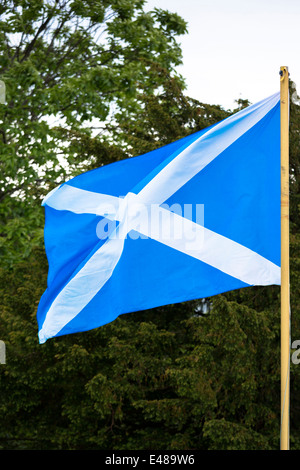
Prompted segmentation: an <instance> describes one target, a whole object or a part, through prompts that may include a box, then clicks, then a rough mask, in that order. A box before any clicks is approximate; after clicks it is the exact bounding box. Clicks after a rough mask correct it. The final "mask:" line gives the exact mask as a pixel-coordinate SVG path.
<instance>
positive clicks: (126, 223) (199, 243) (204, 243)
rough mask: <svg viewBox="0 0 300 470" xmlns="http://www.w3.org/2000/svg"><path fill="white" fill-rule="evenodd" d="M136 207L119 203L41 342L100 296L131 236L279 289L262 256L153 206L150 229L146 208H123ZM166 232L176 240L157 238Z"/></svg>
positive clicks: (274, 269) (275, 272)
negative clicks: (106, 234) (110, 228)
mask: <svg viewBox="0 0 300 470" xmlns="http://www.w3.org/2000/svg"><path fill="white" fill-rule="evenodd" d="M77 196H78V193H77ZM129 201H130V202H129ZM138 201H139V198H138V196H137V195H135V194H132V193H128V195H127V196H126V198H124V199H121V201H120V203H121V204H120V210H119V211H118V212H117V213H116V220H120V221H121V224H120V225H119V226H118V227H117V228H116V230H115V232H113V234H111V236H110V238H108V239H107V241H106V242H105V243H104V245H102V247H101V248H100V249H99V250H98V251H97V252H96V253H95V254H94V255H93V256H92V257H91V258H90V259H89V260H88V261H87V262H86V263H85V265H84V266H83V267H82V269H81V270H80V271H79V272H78V274H76V276H74V278H72V279H71V280H70V281H69V283H68V284H67V285H66V286H65V288H64V289H62V291H61V292H60V293H59V295H58V296H57V297H56V299H55V300H54V302H53V303H52V305H51V307H50V309H49V311H48V313H47V316H46V319H45V322H44V325H43V328H42V330H41V331H40V333H39V337H40V342H43V341H45V340H46V339H47V338H48V337H51V336H55V335H56V334H57V333H58V332H59V331H60V330H61V329H62V328H63V327H64V326H65V325H66V324H68V323H69V322H70V321H71V320H72V319H73V318H75V316H76V315H78V313H80V312H81V310H82V309H83V308H84V307H85V306H86V305H87V304H88V303H89V302H90V301H91V300H92V299H93V297H94V296H95V295H96V294H97V292H99V290H100V289H101V288H102V287H103V285H104V284H105V282H106V281H107V280H108V279H109V278H110V277H111V275H112V273H113V271H114V268H115V266H116V265H117V263H118V261H119V259H120V256H121V254H122V251H123V247H124V238H125V237H126V235H127V233H129V232H130V231H131V230H136V231H138V232H139V233H141V234H143V235H145V236H149V237H151V238H152V239H154V240H157V241H159V242H161V243H163V244H165V245H167V246H169V247H171V248H173V249H175V250H178V251H180V252H181V253H185V254H187V255H189V256H191V257H193V258H196V259H199V260H200V261H202V262H204V263H206V264H209V265H210V266H212V267H214V268H216V269H219V270H220V271H222V272H224V273H226V274H228V275H230V276H233V277H235V278H237V279H240V280H241V281H243V282H245V283H246V284H249V285H270V284H280V268H279V267H278V266H276V265H275V264H274V263H272V262H271V261H269V260H267V259H266V258H264V257H262V256H261V255H259V254H257V253H255V252H254V251H252V250H250V249H249V248H247V247H245V246H243V245H240V244H239V243H236V242H234V241H233V240H230V239H228V238H226V237H224V236H222V235H220V234H218V233H215V232H213V231H211V230H209V229H207V228H206V227H202V226H200V225H198V224H196V223H194V222H192V221H190V220H188V219H186V218H184V217H181V216H179V215H178V214H175V213H173V212H170V211H169V210H166V209H164V208H162V207H159V206H158V205H153V206H152V208H151V217H152V219H151V221H150V224H149V212H148V210H147V208H146V206H144V207H145V210H144V211H143V210H139V211H138V215H137V211H136V210H133V211H130V209H129V207H128V206H130V204H133V206H134V205H135V204H137V203H138ZM140 209H141V206H140ZM160 222H161V225H160ZM154 224H157V226H153V225H154ZM164 226H165V227H166V229H165V231H164ZM170 229H171V231H172V233H177V235H178V234H180V236H177V237H168V238H164V237H162V236H161V233H162V232H163V233H167V232H168V231H169V230H170ZM120 230H122V232H121V231H120ZM103 267H105V268H104V269H103Z"/></svg>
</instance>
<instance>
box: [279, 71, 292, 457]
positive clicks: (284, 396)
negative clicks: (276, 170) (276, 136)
mask: <svg viewBox="0 0 300 470" xmlns="http://www.w3.org/2000/svg"><path fill="white" fill-rule="evenodd" d="M280 154H281V429H280V449H281V450H289V411H290V410H289V408H290V273H289V73H288V68H287V67H280Z"/></svg>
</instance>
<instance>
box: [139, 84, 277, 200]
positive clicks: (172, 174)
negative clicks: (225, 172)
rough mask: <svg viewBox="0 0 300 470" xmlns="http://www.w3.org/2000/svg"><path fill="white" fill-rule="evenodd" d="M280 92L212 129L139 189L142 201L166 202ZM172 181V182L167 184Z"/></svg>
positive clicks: (272, 103) (253, 121)
mask: <svg viewBox="0 0 300 470" xmlns="http://www.w3.org/2000/svg"><path fill="white" fill-rule="evenodd" d="M279 99H280V93H275V94H274V95H272V96H270V97H269V98H266V99H265V100H262V101H260V102H259V103H256V104H254V105H252V106H249V107H248V108H245V109H243V110H241V111H240V112H238V113H236V114H233V115H232V116H230V117H228V118H227V119H225V120H224V121H221V122H220V123H219V124H217V125H216V126H214V127H213V128H212V129H209V130H208V131H207V132H205V133H204V134H202V135H201V136H200V137H199V138H198V139H197V140H195V141H194V142H193V143H192V144H190V145H189V146H188V147H187V148H185V149H184V150H183V151H182V152H181V153H180V154H179V155H178V156H177V157H176V158H174V159H173V160H171V161H170V163H169V164H168V165H166V166H165V167H164V168H163V169H162V170H161V171H160V172H159V173H158V174H157V175H156V176H154V178H153V179H152V180H151V181H150V182H149V183H148V184H147V185H146V186H145V187H144V188H143V189H142V190H141V191H140V192H139V197H140V200H141V201H144V202H148V203H150V202H154V203H160V204H161V203H163V202H165V201H166V200H167V199H168V198H169V197H170V196H172V195H173V194H174V193H175V192H176V191H178V189H180V188H181V187H182V186H183V185H184V184H185V183H187V182H188V181H189V180H190V179H191V178H192V177H193V176H195V175H196V174H197V173H199V172H200V171H201V170H203V168H205V167H206V166H207V165H208V164H209V163H210V162H212V161H213V160H214V159H215V158H216V157H217V156H218V155H220V154H221V153H222V152H223V151H224V150H226V148H228V147H229V146H230V145H232V144H233V142H235V141H236V140H237V139H238V138H239V137H241V136H242V135H243V134H245V132H247V131H248V130H249V129H251V128H252V127H253V126H254V125H255V124H257V123H258V122H259V121H260V120H261V119H262V118H263V117H264V116H266V114H267V113H268V112H269V111H271V109H272V108H274V106H275V105H276V104H277V103H278V102H279ZM168 181H172V184H167V182H168Z"/></svg>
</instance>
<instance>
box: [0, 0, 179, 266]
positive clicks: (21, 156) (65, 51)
mask: <svg viewBox="0 0 300 470" xmlns="http://www.w3.org/2000/svg"><path fill="white" fill-rule="evenodd" d="M144 3H145V1H144V0H134V1H131V0H130V1H129V0H98V1H94V2H88V1H84V0H73V1H71V0H48V1H39V0H11V1H1V2H0V15H1V20H0V26H1V34H0V49H1V55H0V77H1V79H2V80H3V81H4V82H5V84H6V101H7V103H6V105H1V106H0V135H1V138H0V153H1V175H2V176H1V180H0V202H1V201H4V199H5V198H6V201H5V204H2V206H1V215H2V219H1V220H2V223H1V235H2V243H1V245H2V252H3V254H4V251H6V254H7V258H8V261H9V262H10V263H13V260H14V259H20V256H22V254H23V253H24V254H25V255H26V254H27V253H28V250H29V249H30V246H33V245H34V242H35V241H36V244H37V243H39V242H40V240H41V233H40V231H39V230H38V227H39V226H41V221H42V219H41V214H42V212H40V211H38V210H37V209H36V211H35V217H33V218H32V217H31V215H30V214H31V213H32V212H33V211H32V208H31V207H30V208H29V210H28V206H32V205H36V206H37V205H38V204H39V203H40V200H41V197H42V196H43V195H44V194H45V193H46V192H47V191H48V190H49V189H51V188H52V187H54V186H55V185H58V184H60V183H61V182H62V181H64V180H65V179H66V178H67V177H69V176H70V175H74V174H76V173H78V172H80V171H82V170H83V169H84V164H85V162H84V161H83V159H82V156H81V155H78V154H76V153H74V148H73V147H72V146H70V145H69V144H68V142H67V141H66V140H65V137H64V132H62V130H61V128H60V127H61V125H63V128H64V129H69V130H72V132H79V131H80V132H81V133H84V134H85V135H87V136H90V135H91V133H92V132H95V129H93V128H94V127H95V128H96V129H97V130H98V132H99V130H100V131H103V132H105V131H106V129H107V123H108V122H110V121H114V122H116V121H118V119H119V118H120V116H121V115H122V116H123V117H124V114H126V116H128V117H132V116H134V115H136V114H138V113H140V112H141V102H140V100H139V99H138V96H139V94H140V93H141V92H142V91H143V90H147V93H148V94H152V93H154V92H155V90H157V89H158V88H159V87H160V86H161V80H160V77H159V74H157V73H156V69H155V67H153V64H154V63H155V64H159V65H160V66H162V67H164V68H166V70H168V71H169V72H170V73H174V71H173V69H174V67H175V66H176V65H178V64H179V63H180V61H181V50H180V48H179V46H178V44H177V42H176V39H175V38H176V36H177V35H180V34H184V33H185V32H186V24H185V22H184V21H183V20H182V19H181V18H180V17H179V16H178V15H177V14H173V13H169V12H167V11H163V10H161V9H155V10H154V11H152V12H148V13H146V12H145V11H144V10H143V6H144ZM28 219H30V220H31V224H29V220H28ZM25 227H26V228H25ZM20 232H21V233H22V236H23V240H22V242H20V241H19V238H20V237H19V235H20ZM16 234H18V235H17V236H16ZM26 240H27V241H29V243H26ZM6 247H7V250H6Z"/></svg>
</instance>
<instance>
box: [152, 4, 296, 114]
mask: <svg viewBox="0 0 300 470" xmlns="http://www.w3.org/2000/svg"><path fill="white" fill-rule="evenodd" d="M154 7H158V8H163V9H166V10H169V11H171V12H176V13H178V14H179V15H180V16H182V17H183V18H184V19H185V20H186V21H187V22H188V34H187V35H185V36H181V37H179V42H180V43H181V46H182V50H183V66H181V67H179V68H178V71H179V72H180V73H181V74H182V75H183V76H184V78H185V79H186V84H187V90H186V94H188V95H189V96H191V97H192V98H196V99H198V100H199V101H202V102H205V103H209V104H220V105H222V106H223V107H224V108H225V109H228V108H230V109H231V108H232V107H233V106H234V100H235V99H238V98H244V99H246V98H247V99H249V100H250V102H252V103H255V102H257V101H259V100H261V99H263V98H266V97H267V96H269V95H271V94H273V93H275V92H276V91H279V70H280V66H281V65H287V66H288V67H289V72H290V78H291V79H292V80H293V81H294V82H295V83H296V85H297V92H298V95H299V94H300V0H148V3H147V6H146V9H152V8H154Z"/></svg>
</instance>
